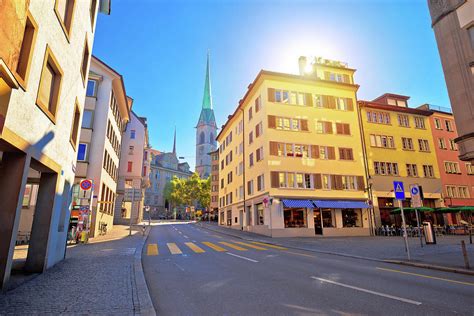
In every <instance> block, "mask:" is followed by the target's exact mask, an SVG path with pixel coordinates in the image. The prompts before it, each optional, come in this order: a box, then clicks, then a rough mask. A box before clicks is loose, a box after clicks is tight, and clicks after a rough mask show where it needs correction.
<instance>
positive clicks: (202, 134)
mask: <svg viewBox="0 0 474 316" xmlns="http://www.w3.org/2000/svg"><path fill="white" fill-rule="evenodd" d="M199 144H204V132H201V134H199Z"/></svg>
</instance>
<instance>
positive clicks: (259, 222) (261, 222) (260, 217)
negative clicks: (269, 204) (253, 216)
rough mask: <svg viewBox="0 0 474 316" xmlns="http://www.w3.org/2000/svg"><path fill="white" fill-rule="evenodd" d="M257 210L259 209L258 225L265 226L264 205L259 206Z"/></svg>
mask: <svg viewBox="0 0 474 316" xmlns="http://www.w3.org/2000/svg"><path fill="white" fill-rule="evenodd" d="M255 208H256V209H257V225H263V204H262V203H260V204H257V205H255Z"/></svg>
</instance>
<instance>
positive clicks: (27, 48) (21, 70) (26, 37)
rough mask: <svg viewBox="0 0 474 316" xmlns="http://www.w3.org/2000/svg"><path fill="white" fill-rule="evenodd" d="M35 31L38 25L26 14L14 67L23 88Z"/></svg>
mask: <svg viewBox="0 0 474 316" xmlns="http://www.w3.org/2000/svg"><path fill="white" fill-rule="evenodd" d="M37 29H38V25H37V24H36V22H35V20H34V19H33V17H32V16H31V15H30V14H28V15H27V17H26V25H25V32H24V33H23V42H22V43H21V50H20V56H19V59H18V64H17V67H16V73H17V74H18V75H19V76H20V78H21V80H20V83H21V84H23V86H26V82H27V81H28V74H29V71H30V65H31V56H32V55H33V47H34V44H35V39H36V34H37V32H36V30H37Z"/></svg>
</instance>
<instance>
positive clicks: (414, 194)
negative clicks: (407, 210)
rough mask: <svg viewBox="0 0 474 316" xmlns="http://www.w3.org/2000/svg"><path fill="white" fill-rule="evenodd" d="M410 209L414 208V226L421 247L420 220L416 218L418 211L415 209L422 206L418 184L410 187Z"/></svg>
mask: <svg viewBox="0 0 474 316" xmlns="http://www.w3.org/2000/svg"><path fill="white" fill-rule="evenodd" d="M410 195H411V207H413V208H415V215H416V225H417V226H418V235H420V244H421V247H423V238H422V237H421V229H420V219H419V217H418V210H417V209H416V208H418V207H422V206H423V201H422V199H421V190H420V186H419V185H418V184H412V185H410Z"/></svg>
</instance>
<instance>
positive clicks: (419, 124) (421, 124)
mask: <svg viewBox="0 0 474 316" xmlns="http://www.w3.org/2000/svg"><path fill="white" fill-rule="evenodd" d="M415 128H421V129H425V128H426V127H425V119H424V118H423V117H419V116H415Z"/></svg>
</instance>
